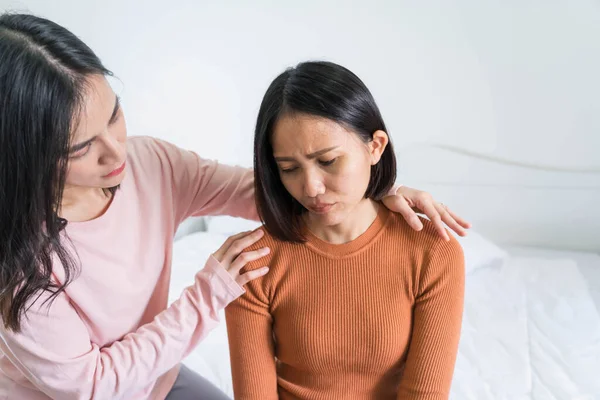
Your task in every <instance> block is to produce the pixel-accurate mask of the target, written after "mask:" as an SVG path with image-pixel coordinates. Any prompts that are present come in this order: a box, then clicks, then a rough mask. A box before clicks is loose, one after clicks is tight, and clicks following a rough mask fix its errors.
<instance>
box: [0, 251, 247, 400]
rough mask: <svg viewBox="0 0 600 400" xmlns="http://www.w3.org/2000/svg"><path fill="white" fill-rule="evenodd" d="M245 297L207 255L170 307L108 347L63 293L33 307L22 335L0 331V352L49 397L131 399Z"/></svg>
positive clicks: (179, 358) (236, 285)
mask: <svg viewBox="0 0 600 400" xmlns="http://www.w3.org/2000/svg"><path fill="white" fill-rule="evenodd" d="M243 291H244V290H243V289H242V288H241V287H240V286H239V285H238V284H237V283H236V282H235V281H234V280H233V279H232V278H231V277H230V275H229V274H228V273H227V271H225V269H224V268H222V267H221V266H220V265H219V263H218V261H217V260H216V259H214V258H212V257H211V258H210V259H209V261H208V262H207V264H206V266H205V267H204V268H203V269H202V270H200V271H199V272H198V273H197V274H196V277H195V281H194V284H193V285H192V286H190V287H188V288H186V289H185V290H184V292H183V293H182V295H181V297H180V298H179V299H178V300H177V301H175V302H174V303H173V304H172V305H171V306H170V307H168V308H167V309H166V310H164V311H163V312H161V313H160V314H158V315H157V316H156V317H155V318H154V320H153V321H152V322H150V323H148V324H146V325H143V326H141V327H140V328H139V329H137V330H136V331H135V332H133V333H129V334H127V335H125V336H124V337H123V338H122V339H120V340H118V341H115V342H113V343H112V344H110V345H108V346H105V347H99V346H98V345H97V344H95V343H93V342H92V341H91V340H90V336H89V333H88V328H87V327H86V324H85V319H84V318H85V317H84V316H82V315H79V313H78V310H77V309H76V308H75V307H74V306H73V305H72V304H71V303H70V301H69V298H68V297H67V295H65V294H64V292H63V293H61V294H60V295H58V297H56V298H55V299H54V301H53V302H52V303H48V302H46V304H43V303H44V300H46V299H47V298H48V293H47V292H46V293H44V294H43V295H42V296H41V297H39V298H37V299H36V300H35V301H34V302H32V306H31V308H29V311H28V312H27V314H26V316H25V317H24V318H23V323H22V329H21V331H20V332H19V333H15V332H13V331H8V330H6V329H5V328H4V326H3V325H2V326H1V327H0V337H1V339H2V340H1V343H0V349H1V350H2V353H4V355H5V356H6V357H8V358H9V359H10V361H11V362H12V363H13V364H14V365H15V366H16V367H17V368H18V369H19V370H20V371H21V373H23V374H24V375H25V376H26V377H27V379H28V380H29V381H30V382H31V383H32V384H33V385H35V386H36V387H37V388H38V390H40V391H42V392H43V393H45V394H46V395H47V396H49V397H50V398H52V399H60V400H71V399H78V400H84V399H85V400H89V399H101V400H104V399H128V398H131V397H132V396H133V395H134V394H135V393H136V392H139V390H141V389H142V388H144V387H145V386H147V385H148V384H150V383H152V382H154V381H155V380H156V379H157V378H158V377H159V376H161V375H162V374H164V373H165V372H167V371H168V370H170V369H171V368H173V367H174V366H175V365H177V364H178V363H179V362H180V361H181V360H182V359H183V358H184V357H185V356H186V355H187V354H188V353H189V352H190V351H191V350H192V349H193V348H194V347H195V346H196V344H197V343H198V342H199V341H200V340H202V339H203V338H204V337H205V336H206V335H207V334H208V332H209V331H211V330H212V329H213V328H214V327H215V326H216V325H217V323H218V311H219V310H220V309H222V308H224V307H225V306H226V305H227V304H228V303H229V302H231V301H232V300H233V299H235V298H236V297H238V296H240V295H241V294H243ZM48 304H50V305H48Z"/></svg>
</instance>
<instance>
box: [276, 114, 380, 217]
mask: <svg viewBox="0 0 600 400" xmlns="http://www.w3.org/2000/svg"><path fill="white" fill-rule="evenodd" d="M387 142H388V137H387V134H385V132H383V131H377V132H375V133H374V134H373V140H372V141H371V142H369V143H365V142H363V141H362V140H361V139H360V138H359V136H358V135H357V134H355V133H354V132H352V131H349V130H347V129H346V128H344V127H343V126H342V125H340V124H338V123H336V122H334V121H331V120H329V119H326V118H321V117H316V116H311V115H305V114H294V115H289V116H283V117H282V118H280V119H279V120H278V122H277V123H276V124H275V127H274V130H273V137H272V147H273V157H274V158H275V161H276V162H277V165H278V169H279V176H280V178H281V181H282V183H283V185H284V186H285V188H286V189H287V191H288V192H289V193H290V194H291V195H292V197H294V199H296V200H297V201H298V202H299V203H300V204H302V205H303V206H304V207H305V208H306V209H307V210H308V212H309V218H311V220H312V221H313V222H316V223H318V224H319V225H321V226H334V225H338V224H340V223H342V222H343V221H344V220H346V218H347V217H348V216H349V215H351V213H352V212H353V211H354V210H356V209H357V206H358V205H359V204H360V203H361V202H363V201H365V198H364V195H365V192H366V190H367V187H368V185H369V181H370V178H371V166H372V165H375V164H376V163H377V162H379V160H380V158H381V154H382V153H383V150H384V149H385V146H386V145H387Z"/></svg>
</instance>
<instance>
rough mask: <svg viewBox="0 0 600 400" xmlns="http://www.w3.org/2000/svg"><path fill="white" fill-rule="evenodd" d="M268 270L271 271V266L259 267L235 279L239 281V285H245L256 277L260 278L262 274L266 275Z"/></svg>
mask: <svg viewBox="0 0 600 400" xmlns="http://www.w3.org/2000/svg"><path fill="white" fill-rule="evenodd" d="M267 272H269V268H268V267H262V268H259V269H255V270H252V271H249V272H246V273H245V274H243V275H239V276H238V277H237V279H236V280H235V281H236V282H237V284H238V285H240V286H244V285H245V284H247V283H248V282H250V281H252V280H254V279H257V278H260V277H261V276H263V275H265V274H266V273H267Z"/></svg>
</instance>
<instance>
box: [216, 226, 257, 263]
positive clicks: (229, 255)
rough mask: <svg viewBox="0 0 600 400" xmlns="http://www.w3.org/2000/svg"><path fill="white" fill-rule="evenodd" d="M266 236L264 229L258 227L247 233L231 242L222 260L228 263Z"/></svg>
mask: <svg viewBox="0 0 600 400" xmlns="http://www.w3.org/2000/svg"><path fill="white" fill-rule="evenodd" d="M263 236H264V231H263V230H262V229H258V230H256V231H254V232H250V233H247V234H245V235H243V236H241V237H238V238H237V239H235V240H233V241H232V242H231V245H230V246H229V248H228V249H227V250H226V251H225V255H224V256H223V259H222V260H221V262H222V263H223V264H225V265H228V264H230V263H232V262H233V260H234V259H235V258H236V257H237V256H238V255H239V254H240V253H241V252H242V251H244V249H246V248H248V247H250V246H252V245H253V244H254V243H256V242H258V241H259V240H260V238H262V237H263Z"/></svg>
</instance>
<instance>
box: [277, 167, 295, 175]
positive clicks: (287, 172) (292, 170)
mask: <svg viewBox="0 0 600 400" xmlns="http://www.w3.org/2000/svg"><path fill="white" fill-rule="evenodd" d="M297 169H298V167H290V168H280V170H281V173H283V174H290V173H292V172H294V171H296V170H297Z"/></svg>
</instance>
